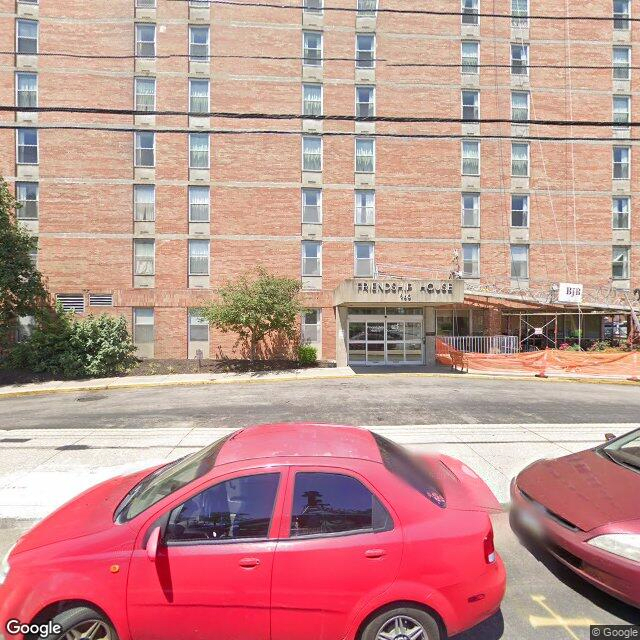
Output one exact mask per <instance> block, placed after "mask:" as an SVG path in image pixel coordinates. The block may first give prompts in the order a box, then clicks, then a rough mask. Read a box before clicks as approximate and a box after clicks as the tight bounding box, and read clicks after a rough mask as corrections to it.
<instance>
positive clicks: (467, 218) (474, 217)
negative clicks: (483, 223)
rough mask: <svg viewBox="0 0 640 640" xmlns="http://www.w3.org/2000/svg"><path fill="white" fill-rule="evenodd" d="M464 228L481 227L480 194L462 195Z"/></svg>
mask: <svg viewBox="0 0 640 640" xmlns="http://www.w3.org/2000/svg"><path fill="white" fill-rule="evenodd" d="M462 226H463V227H479V226H480V194H479V193H463V194H462Z"/></svg>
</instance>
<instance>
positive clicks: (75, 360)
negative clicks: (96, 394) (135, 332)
mask: <svg viewBox="0 0 640 640" xmlns="http://www.w3.org/2000/svg"><path fill="white" fill-rule="evenodd" d="M135 350H136V348H135V346H134V344H133V342H132V340H131V336H130V334H129V330H128V328H127V322H126V320H125V319H124V317H122V316H120V317H114V316H109V315H106V314H102V315H99V316H88V317H86V318H82V319H76V318H74V317H73V313H69V312H65V311H62V309H60V308H58V309H56V310H54V311H52V312H51V313H48V314H43V315H42V317H41V318H40V319H39V321H38V322H37V324H36V326H35V328H34V330H33V333H32V334H31V336H30V337H29V338H28V339H27V340H24V341H22V342H19V343H18V344H16V345H15V346H14V348H13V349H12V350H11V352H10V354H9V358H8V365H9V366H10V367H13V368H15V369H24V370H28V371H32V372H34V373H48V374H51V375H53V376H56V377H58V376H59V377H62V378H83V377H105V376H113V375H118V374H121V373H126V372H127V371H128V370H129V369H130V368H131V367H132V366H133V365H134V364H136V362H137V359H136V357H135V356H134V353H135Z"/></svg>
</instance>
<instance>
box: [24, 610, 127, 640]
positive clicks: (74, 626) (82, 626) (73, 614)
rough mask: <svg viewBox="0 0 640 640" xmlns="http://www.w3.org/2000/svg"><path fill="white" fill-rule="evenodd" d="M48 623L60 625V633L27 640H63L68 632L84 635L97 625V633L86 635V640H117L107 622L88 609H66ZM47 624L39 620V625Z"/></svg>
mask: <svg viewBox="0 0 640 640" xmlns="http://www.w3.org/2000/svg"><path fill="white" fill-rule="evenodd" d="M50 621H51V623H52V624H58V625H60V626H61V627H62V631H61V632H59V633H51V634H49V635H47V636H31V637H29V638H27V640H36V638H37V639H38V640H64V638H65V636H66V634H68V633H69V631H72V630H76V631H78V632H79V633H83V632H84V633H86V632H87V631H88V630H89V629H90V628H91V625H99V626H98V627H97V629H96V630H97V632H98V633H97V634H96V635H93V636H90V635H87V636H86V637H87V638H92V640H118V634H117V633H116V630H115V629H114V628H113V625H112V624H111V623H110V622H109V620H107V619H106V618H105V617H104V616H103V615H102V614H101V613H98V612H97V611H96V610H95V609H91V608H90V607H74V608H73V609H67V610H66V611H62V612H61V613H58V614H57V615H56V616H55V617H53V618H51V619H50ZM47 622H49V620H43V621H42V620H41V621H40V623H39V624H46V623H47ZM78 637H80V638H84V637H85V636H84V635H80V636H78Z"/></svg>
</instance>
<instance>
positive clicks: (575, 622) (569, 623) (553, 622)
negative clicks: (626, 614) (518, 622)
mask: <svg viewBox="0 0 640 640" xmlns="http://www.w3.org/2000/svg"><path fill="white" fill-rule="evenodd" d="M531 599H532V600H533V601H534V602H536V603H537V604H539V605H540V606H541V607H542V608H543V609H544V610H545V611H546V612H547V613H548V614H549V615H550V616H551V617H550V618H542V617H540V616H529V624H530V625H531V626H532V627H533V628H534V629H539V628H541V627H561V628H562V629H564V630H565V631H566V632H567V633H568V634H569V636H570V637H571V638H573V640H580V638H578V636H577V635H576V634H575V633H574V632H573V629H572V627H578V628H583V629H584V628H587V627H591V626H592V625H594V624H597V623H596V622H595V621H593V620H591V619H590V618H563V617H562V616H561V615H559V614H558V613H556V612H555V611H554V610H553V609H552V608H551V607H550V606H549V605H548V604H547V603H546V600H547V599H546V598H545V597H544V596H531Z"/></svg>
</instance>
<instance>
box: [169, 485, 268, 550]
mask: <svg viewBox="0 0 640 640" xmlns="http://www.w3.org/2000/svg"><path fill="white" fill-rule="evenodd" d="M279 480H280V474H279V473H261V474H256V475H251V476H242V477H240V478H233V479H231V480H226V481H225V482H221V483H219V484H216V485H213V486H212V487H209V488H208V489H205V490H204V491H202V492H201V493H199V494H198V495H196V496H193V497H192V498H189V500H187V501H186V502H184V503H183V504H181V505H180V506H179V507H176V508H175V509H174V510H173V511H172V512H171V515H170V516H169V522H168V524H167V530H166V533H165V540H166V541H167V542H203V541H204V542H206V541H209V542H224V541H231V540H240V539H246V538H253V539H255V538H267V537H268V536H269V526H270V524H271V518H272V516H273V507H274V504H275V501H276V493H277V491H278V482H279Z"/></svg>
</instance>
